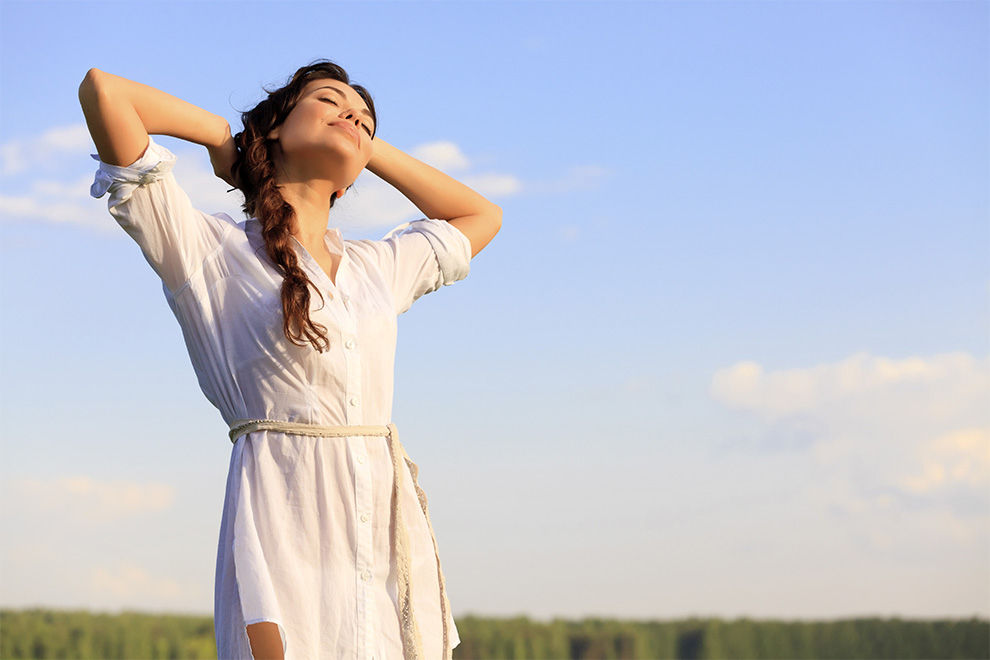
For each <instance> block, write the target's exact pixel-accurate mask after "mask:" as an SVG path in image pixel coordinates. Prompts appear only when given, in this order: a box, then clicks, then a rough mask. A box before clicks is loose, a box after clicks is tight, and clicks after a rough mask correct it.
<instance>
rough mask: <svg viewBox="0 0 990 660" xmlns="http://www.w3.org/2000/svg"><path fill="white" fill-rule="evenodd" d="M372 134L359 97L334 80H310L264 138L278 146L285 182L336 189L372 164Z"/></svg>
mask: <svg viewBox="0 0 990 660" xmlns="http://www.w3.org/2000/svg"><path fill="white" fill-rule="evenodd" d="M374 131H375V125H374V120H373V119H372V117H371V112H370V111H369V110H368V106H367V105H366V104H365V102H364V100H363V99H362V98H361V96H360V95H359V94H358V93H357V92H356V91H354V89H352V88H351V86H350V85H346V84H344V83H342V82H340V81H338V80H332V79H328V78H321V79H319V80H311V81H309V82H308V83H307V84H306V86H305V87H304V88H303V90H302V93H301V94H300V96H299V99H298V101H297V102H296V105H295V107H293V108H292V111H291V112H289V115H288V117H286V118H285V121H283V122H282V124H280V125H279V126H277V127H275V128H274V129H272V131H271V132H270V133H269V135H268V137H269V138H272V139H277V140H278V142H279V147H280V149H279V150H277V151H280V152H281V153H280V154H279V156H280V159H281V169H283V170H284V171H285V174H286V176H287V178H288V179H289V180H296V181H299V180H308V179H321V180H328V181H331V182H332V183H333V187H334V189H335V190H338V189H341V188H346V187H347V186H349V185H351V184H352V183H354V180H355V179H357V177H358V175H359V174H360V173H361V171H362V170H363V169H364V168H365V167H366V166H367V164H368V161H370V160H371V155H372V144H371V139H372V135H373V134H374Z"/></svg>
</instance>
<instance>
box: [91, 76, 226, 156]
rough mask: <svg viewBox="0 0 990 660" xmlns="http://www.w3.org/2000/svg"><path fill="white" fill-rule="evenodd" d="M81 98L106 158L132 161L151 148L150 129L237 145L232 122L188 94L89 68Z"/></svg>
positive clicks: (215, 145) (215, 146)
mask: <svg viewBox="0 0 990 660" xmlns="http://www.w3.org/2000/svg"><path fill="white" fill-rule="evenodd" d="M79 103H80V104H81V105H82V109H83V114H84V115H85V116H86V125H87V126H88V127H89V133H90V135H91V136H92V137H93V143H94V144H95V145H96V151H97V153H98V154H99V156H100V160H102V161H103V162H105V163H107V164H108V165H119V166H127V165H130V164H131V163H133V162H134V161H136V160H137V159H138V158H139V157H140V156H141V155H142V154H144V151H145V149H146V148H147V147H148V134H149V133H150V134H153V135H170V136H172V137H177V138H179V139H182V140H188V141H190V142H195V143H196V144H201V145H203V146H204V147H206V148H207V150H209V151H210V152H211V154H212V153H213V152H214V151H219V150H221V149H223V148H225V147H226V148H231V149H232V148H233V147H232V145H233V141H232V138H231V137H230V124H229V123H228V122H227V120H226V119H224V118H223V117H221V116H220V115H215V114H213V113H212V112H208V111H206V110H204V109H202V108H199V107H197V106H195V105H193V104H191V103H187V102H186V101H183V100H182V99H180V98H178V97H175V96H172V95H171V94H167V93H165V92H163V91H161V90H158V89H155V88H154V87H150V86H148V85H144V84H142V83H139V82H135V81H133V80H128V79H127V78H122V77H120V76H115V75H113V74H112V73H106V72H105V71H100V70H99V69H95V68H94V69H90V70H89V71H87V72H86V77H85V78H83V81H82V83H81V84H80V85H79Z"/></svg>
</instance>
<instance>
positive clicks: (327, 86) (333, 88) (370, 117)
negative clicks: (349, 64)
mask: <svg viewBox="0 0 990 660" xmlns="http://www.w3.org/2000/svg"><path fill="white" fill-rule="evenodd" d="M317 89H332V90H333V91H335V92H337V93H338V94H340V97H341V98H342V99H344V100H345V101H346V100H347V96H345V95H344V93H343V92H342V91H340V90H339V89H337V88H336V87H332V86H330V85H324V86H323V87H317V88H316V89H314V90H313V91H314V92H315V91H316V90H317ZM361 114H364V115H367V116H368V119H370V120H371V123H372V124H374V123H375V118H374V117H372V116H371V113H370V112H368V111H367V110H363V109H362V110H361Z"/></svg>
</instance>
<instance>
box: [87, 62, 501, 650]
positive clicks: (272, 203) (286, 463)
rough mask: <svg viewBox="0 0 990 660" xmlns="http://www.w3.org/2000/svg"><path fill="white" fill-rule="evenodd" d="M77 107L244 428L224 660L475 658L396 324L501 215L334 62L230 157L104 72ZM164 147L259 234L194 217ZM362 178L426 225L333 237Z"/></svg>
mask: <svg viewBox="0 0 990 660" xmlns="http://www.w3.org/2000/svg"><path fill="white" fill-rule="evenodd" d="M266 91H267V90H266ZM79 100H80V103H81V104H82V108H83V112H84V114H85V116H86V123H87V125H88V126H89V131H90V133H91V135H92V137H93V142H94V143H95V145H96V150H97V152H98V155H93V158H95V159H97V160H99V161H100V164H99V169H98V170H97V174H96V179H95V181H94V183H93V187H92V189H91V194H92V195H93V196H94V197H102V196H103V194H105V193H106V192H109V193H110V197H109V200H108V208H109V211H110V214H111V215H112V216H113V217H114V218H115V219H116V220H117V222H118V223H119V224H120V225H121V227H123V229H124V230H125V231H126V232H127V233H128V234H129V235H130V236H131V237H132V238H133V239H134V240H135V241H136V242H137V243H138V245H139V246H140V248H141V250H142V252H143V254H144V256H145V259H146V260H147V261H148V263H149V264H150V265H151V267H152V268H153V269H154V270H155V272H156V273H157V274H158V275H159V276H160V277H161V279H162V285H163V291H164V294H165V298H166V300H167V302H168V304H169V306H170V307H171V309H172V311H173V313H174V314H175V316H176V318H177V319H178V321H179V325H180V326H181V328H182V332H183V337H184V340H185V343H186V347H187V349H188V351H189V356H190V358H191V360H192V363H193V367H194V369H195V371H196V374H197V377H198V379H199V384H200V387H201V389H202V390H203V393H204V394H205V395H206V397H207V398H208V399H209V400H210V402H211V403H213V404H214V405H215V406H216V407H217V408H218V409H219V411H220V413H221V415H222V417H223V419H224V421H225V422H226V423H227V424H228V426H229V427H230V439H231V441H232V442H233V443H234V445H233V450H232V452H231V457H230V465H229V472H228V476H227V486H226V495H225V501H224V509H223V516H222V521H221V528H220V538H219V545H218V549H217V564H216V570H217V572H216V585H215V601H214V606H215V609H214V624H215V627H216V640H217V651H218V655H219V657H220V658H250V657H253V658H259V659H260V658H290V657H291V658H300V659H302V658H306V659H309V658H362V659H363V658H380V659H383V660H387V659H391V658H399V657H402V658H429V659H431V660H432V659H433V658H440V657H444V658H450V657H451V650H452V649H453V647H455V646H457V644H458V643H459V641H460V638H459V636H458V634H457V629H456V627H455V626H454V621H453V617H452V616H451V614H450V607H449V602H448V601H447V598H446V588H445V584H444V578H443V571H442V569H441V566H440V559H439V550H438V546H437V543H436V538H435V535H434V533H433V529H432V525H431V523H430V519H429V514H428V509H427V502H426V496H425V494H424V493H423V491H422V489H421V488H420V487H419V485H418V482H417V472H418V469H417V466H416V464H415V463H413V462H412V460H411V459H410V458H409V457H408V454H406V453H405V450H404V449H403V447H402V445H401V444H400V443H399V440H398V432H397V430H396V426H395V424H393V423H391V421H390V420H391V408H392V387H393V381H392V377H393V366H394V354H395V340H396V329H397V325H396V322H397V316H398V315H399V314H401V313H402V312H404V311H406V310H407V309H409V307H410V306H411V305H412V303H413V302H414V301H415V300H416V299H417V298H419V297H420V296H422V295H424V294H426V293H430V292H432V291H435V290H437V289H439V288H440V287H441V286H443V285H449V284H453V283H454V282H455V281H458V280H460V279H463V278H464V277H466V276H467V274H468V272H469V269H470V260H471V258H473V257H474V255H476V254H477V253H478V252H479V251H480V250H481V249H482V248H483V247H484V246H485V245H487V244H488V242H489V241H491V239H492V238H493V237H494V236H495V234H496V233H497V232H498V230H499V228H500V226H501V216H502V212H501V209H500V208H499V207H498V206H496V205H495V204H493V203H491V202H490V201H488V200H487V199H485V198H484V197H482V196H481V195H479V194H478V193H476V192H474V191H473V190H471V189H470V188H468V187H467V186H464V185H463V184H461V183H459V182H457V181H455V180H454V179H452V178H450V177H448V176H446V175H445V174H443V173H442V172H440V171H438V170H436V169H434V168H432V167H430V166H428V165H426V164H425V163H422V162H420V161H419V160H416V159H415V158H413V157H411V156H409V155H407V154H405V153H403V152H402V151H400V150H398V149H397V148H395V147H393V146H391V145H389V144H388V143H386V142H384V141H382V140H381V139H379V138H376V137H375V134H376V132H377V125H378V122H377V114H376V112H375V108H374V104H373V102H372V99H371V96H370V95H369V94H368V92H367V90H365V88H364V87H362V86H360V85H356V84H351V83H350V80H349V78H348V76H347V73H346V72H345V71H344V70H343V69H341V68H340V67H339V66H337V65H335V64H334V63H332V62H329V61H327V60H317V61H315V62H313V63H311V64H309V65H307V66H304V67H302V68H300V69H299V70H298V71H296V72H295V74H293V75H292V76H291V78H290V79H289V81H288V82H287V83H286V84H285V85H284V86H283V87H281V88H279V89H276V90H274V91H271V92H268V97H267V98H266V99H264V100H262V101H261V102H260V103H259V104H258V105H257V106H256V107H254V108H253V109H251V110H249V111H247V112H245V113H243V114H242V121H243V124H244V130H243V131H242V132H239V133H237V134H236V135H235V136H231V132H230V126H229V125H228V123H227V122H226V121H225V120H224V119H223V118H222V117H219V116H218V115H214V114H212V113H209V112H207V111H205V110H203V109H200V108H198V107H196V106H194V105H191V104H189V103H186V102H185V101H182V100H180V99H178V98H176V97H174V96H171V95H169V94H166V93H165V92H162V91H159V90H157V89H154V88H152V87H148V86H147V85H143V84H141V83H137V82H134V81H131V80H127V79H125V78H121V77H119V76H115V75H112V74H109V73H104V72H102V71H99V70H97V69H91V70H90V71H89V72H88V73H87V74H86V77H85V79H84V80H83V82H82V84H81V85H80V88H79ZM150 134H161V135H170V136H173V137H177V138H181V139H185V140H189V141H191V142H195V143H197V144H201V145H203V146H205V147H206V148H207V150H208V152H209V154H210V160H211V162H212V164H213V167H214V171H215V173H216V174H217V175H218V176H219V177H220V178H222V179H223V180H224V181H226V182H227V183H229V184H230V185H233V186H235V187H237V188H239V189H240V190H241V192H242V193H243V194H244V197H245V203H244V206H243V208H244V211H245V215H246V216H248V219H246V220H245V221H243V222H235V221H234V220H232V219H231V218H230V217H229V216H227V215H226V214H223V213H218V214H214V215H209V214H207V213H204V212H202V211H199V210H197V209H196V208H194V207H193V205H192V204H191V202H190V200H189V198H188V196H187V195H186V194H185V192H184V191H183V190H182V189H181V188H180V187H179V186H178V185H177V184H176V181H175V177H174V176H173V174H172V172H171V169H172V167H173V165H174V162H175V156H174V155H173V154H172V153H171V152H170V151H169V150H168V149H165V148H164V147H162V146H161V145H159V144H157V143H156V142H154V140H153V139H152V138H151V137H150ZM365 167H367V168H368V169H369V170H370V171H372V172H374V173H375V174H376V175H378V176H379V177H381V178H382V179H384V180H385V181H387V182H388V183H390V184H391V185H393V186H395V187H396V188H397V189H398V190H399V191H401V192H402V193H403V194H404V195H405V196H406V197H408V198H409V200H410V201H412V202H413V204H415V205H416V206H417V207H418V208H419V209H420V211H422V213H423V214H424V215H425V217H424V218H422V219H420V220H417V221H414V222H411V223H406V224H404V225H400V226H399V227H396V228H395V229H394V230H393V231H391V232H390V233H389V234H388V235H386V236H385V237H384V238H383V239H381V240H378V241H373V240H344V239H343V238H342V236H341V233H340V230H339V229H336V228H332V229H328V228H327V224H328V216H329V213H330V210H331V209H332V208H333V204H334V202H335V201H336V200H337V199H339V198H340V197H341V196H342V195H344V194H345V193H346V192H347V191H348V190H349V189H350V187H351V185H352V184H353V182H354V180H355V179H356V178H357V176H358V174H360V173H361V171H362V169H364V168H365ZM314 292H315V293H316V294H317V295H315V296H314V295H312V293H314Z"/></svg>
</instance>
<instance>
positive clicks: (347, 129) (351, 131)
mask: <svg viewBox="0 0 990 660" xmlns="http://www.w3.org/2000/svg"><path fill="white" fill-rule="evenodd" d="M330 125H331V126H332V127H334V128H339V129H340V130H342V131H344V132H345V133H347V134H349V135H350V136H351V137H352V138H353V139H354V143H355V144H357V145H358V146H360V145H361V143H360V141H359V139H358V132H357V131H356V130H354V129H353V128H350V127H349V126H345V125H344V124H330Z"/></svg>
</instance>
